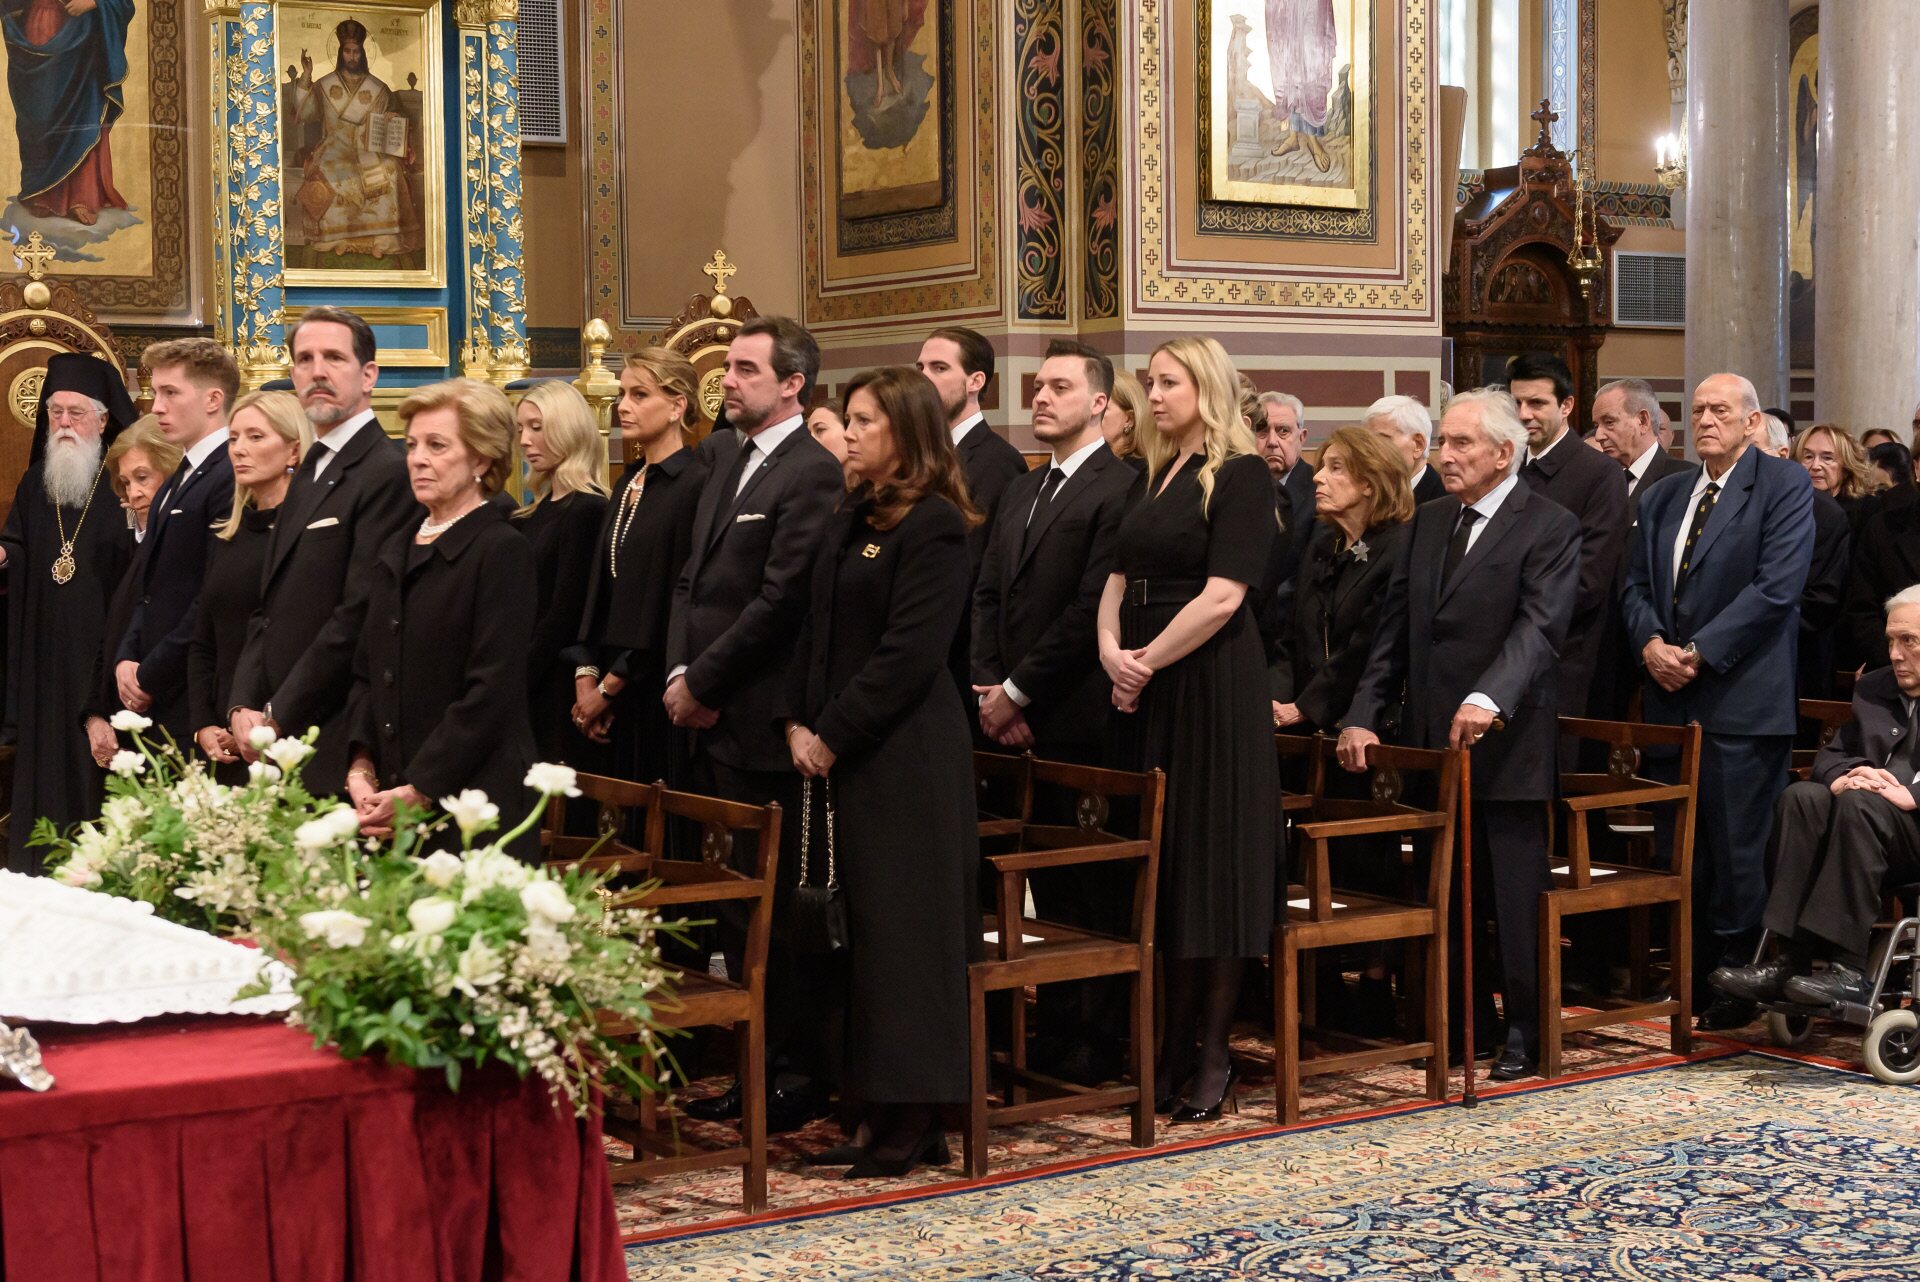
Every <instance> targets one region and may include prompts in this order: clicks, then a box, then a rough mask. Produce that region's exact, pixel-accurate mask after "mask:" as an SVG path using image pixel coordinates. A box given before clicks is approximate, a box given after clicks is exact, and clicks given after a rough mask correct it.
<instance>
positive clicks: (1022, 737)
mask: <svg viewBox="0 0 1920 1282" xmlns="http://www.w3.org/2000/svg"><path fill="white" fill-rule="evenodd" d="M973 692H974V693H975V694H977V695H979V696H980V733H981V734H983V735H985V736H987V738H989V739H991V740H993V741H994V742H995V743H997V744H999V745H1000V746H1001V747H1003V748H1020V749H1026V748H1031V747H1032V746H1033V729H1032V728H1031V727H1030V726H1028V725H1027V713H1026V709H1024V708H1022V707H1021V706H1020V705H1019V704H1017V703H1015V702H1014V701H1013V696H1012V695H1010V694H1008V693H1007V691H1006V688H1005V687H1004V686H975V687H974V688H973Z"/></svg>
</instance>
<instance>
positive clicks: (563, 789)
mask: <svg viewBox="0 0 1920 1282" xmlns="http://www.w3.org/2000/svg"><path fill="white" fill-rule="evenodd" d="M522 782H524V783H525V784H526V785H527V787H529V788H532V789H533V790H534V791H536V792H538V793H540V794H541V795H542V796H546V797H558V796H567V797H577V796H579V795H580V788H579V782H580V776H579V775H578V774H576V773H575V772H574V769H573V767H572V766H560V765H555V764H553V763H552V762H550V761H539V762H535V763H534V764H533V765H532V766H531V767H530V768H529V769H528V770H527V777H526V779H525V780H523V781H522Z"/></svg>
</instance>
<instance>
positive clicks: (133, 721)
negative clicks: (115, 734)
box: [107, 708, 153, 734]
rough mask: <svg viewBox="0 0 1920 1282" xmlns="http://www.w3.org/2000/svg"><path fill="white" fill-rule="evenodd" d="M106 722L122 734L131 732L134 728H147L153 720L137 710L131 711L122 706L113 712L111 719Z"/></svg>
mask: <svg viewBox="0 0 1920 1282" xmlns="http://www.w3.org/2000/svg"><path fill="white" fill-rule="evenodd" d="M107 724H108V725H110V726H112V727H113V728H114V729H115V730H118V731H120V732H122V733H123V734H132V733H133V732H134V731H136V730H145V729H148V728H149V727H151V726H152V725H153V722H152V720H150V719H149V718H147V717H143V716H141V715H140V714H139V713H137V712H131V711H128V710H127V709H126V708H122V709H120V711H118V712H116V713H114V714H113V719H112V720H111V721H109V722H108V723H107Z"/></svg>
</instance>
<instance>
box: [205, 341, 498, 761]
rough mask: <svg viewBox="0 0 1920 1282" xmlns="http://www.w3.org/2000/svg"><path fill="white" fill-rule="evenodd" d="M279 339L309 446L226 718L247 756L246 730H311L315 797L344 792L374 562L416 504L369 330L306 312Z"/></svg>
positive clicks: (417, 511) (274, 540)
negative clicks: (350, 704) (380, 412)
mask: <svg viewBox="0 0 1920 1282" xmlns="http://www.w3.org/2000/svg"><path fill="white" fill-rule="evenodd" d="M287 343H288V346H289V347H290V348H291V349H292V351H293V390H294V393H295V394H296V395H298V396H299V398H300V404H301V406H302V407H303V408H305V410H306V412H307V419H308V421H309V422H311V423H312V424H313V430H314V435H315V439H314V443H313V448H312V449H311V450H309V451H308V452H307V457H306V458H305V459H303V460H301V463H300V470H299V472H297V473H296V474H295V475H294V478H293V483H292V484H291V485H290V486H288V487H287V497H286V500H285V501H284V502H283V503H282V504H281V505H280V514H279V516H278V518H277V519H276V520H275V521H274V525H273V533H272V534H271V535H270V536H269V537H268V542H267V566H266V572H265V574H264V575H263V576H262V579H261V597H260V608H259V609H258V610H256V611H255V612H254V616H253V621H252V624H251V625H250V627H249V630H248V635H247V644H246V648H245V649H243V650H242V651H241V652H240V660H239V666H238V667H237V668H236V669H235V671H234V677H233V694H232V695H231V696H230V697H231V698H232V699H233V701H234V706H233V708H232V709H230V710H229V712H228V714H227V720H228V723H229V728H230V729H231V730H232V732H233V737H234V740H235V742H236V744H237V746H238V747H239V749H240V751H241V752H242V754H243V755H246V756H247V758H248V760H252V759H253V751H252V749H251V747H249V745H248V742H247V736H248V735H249V734H250V733H251V732H252V731H253V729H254V728H255V727H256V726H259V725H262V724H271V725H273V726H275V727H277V728H279V729H281V730H282V731H284V732H285V733H287V734H293V735H300V734H305V733H306V731H307V728H308V727H309V726H319V727H320V742H319V745H318V749H319V750H318V751H317V752H316V753H315V754H314V756H313V759H312V760H311V761H310V762H309V763H308V764H307V766H306V781H307V786H308V787H309V788H311V789H312V790H313V791H314V793H315V794H317V795H324V794H326V793H329V792H340V791H343V790H344V789H345V788H346V783H347V745H346V742H345V739H346V734H347V731H346V727H345V724H344V714H345V709H346V703H347V693H348V691H349V690H350V688H351V687H352V683H353V653H354V649H355V647H356V646H357V644H358V642H359V638H360V629H361V626H362V625H363V624H364V623H365V622H366V616H367V595H368V592H369V591H370V590H371V588H372V579H373V570H374V563H375V561H376V559H377V558H378V557H379V555H380V552H381V549H382V548H384V547H385V546H386V544H387V543H388V542H389V541H390V540H391V539H392V538H393V537H394V535H396V534H397V533H399V532H400V531H401V530H403V529H407V528H410V527H411V526H413V525H414V524H417V523H418V522H419V521H420V520H421V519H422V518H423V517H424V516H425V509H423V508H422V507H421V506H420V504H419V503H418V502H416V501H415V500H414V497H413V487H412V486H411V485H410V484H409V483H408V481H407V463H406V453H405V451H404V450H402V449H401V447H400V446H399V445H398V444H397V443H395V442H394V441H392V440H391V439H389V438H388V436H387V434H386V432H385V430H384V429H382V428H381V426H380V422H379V420H378V419H376V418H375V417H374V414H373V388H374V385H375V384H376V383H378V382H379V381H380V366H379V365H378V364H377V363H376V362H375V360H374V357H375V353H376V347H375V344H374V338H373V330H372V329H371V328H370V327H369V326H368V325H367V323H366V322H365V321H364V320H361V319H360V318H359V317H358V316H356V315H354V314H353V313H352V312H349V311H343V310H341V309H340V308H337V307H311V308H308V309H307V311H306V314H305V315H303V316H302V317H301V318H300V320H299V321H298V322H297V323H296V324H295V325H294V327H293V331H292V332H291V333H290V334H289V335H288V336H287ZM505 604H506V603H503V608H504V605H505ZM529 608H531V607H530V606H529Z"/></svg>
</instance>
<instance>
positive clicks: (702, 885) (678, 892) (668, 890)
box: [613, 881, 762, 908]
mask: <svg viewBox="0 0 1920 1282" xmlns="http://www.w3.org/2000/svg"><path fill="white" fill-rule="evenodd" d="M761 885H762V883H760V882H757V881H735V882H693V883H690V884H687V885H680V886H669V885H660V886H652V887H650V888H648V889H646V890H628V891H619V890H616V891H614V892H613V895H614V898H615V900H616V901H624V902H626V903H628V904H632V905H643V906H645V907H648V908H657V907H659V906H661V905H663V904H708V903H718V902H720V901H721V900H724V899H758V898H760V895H761Z"/></svg>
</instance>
